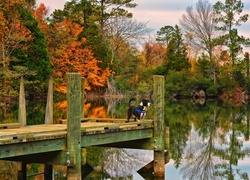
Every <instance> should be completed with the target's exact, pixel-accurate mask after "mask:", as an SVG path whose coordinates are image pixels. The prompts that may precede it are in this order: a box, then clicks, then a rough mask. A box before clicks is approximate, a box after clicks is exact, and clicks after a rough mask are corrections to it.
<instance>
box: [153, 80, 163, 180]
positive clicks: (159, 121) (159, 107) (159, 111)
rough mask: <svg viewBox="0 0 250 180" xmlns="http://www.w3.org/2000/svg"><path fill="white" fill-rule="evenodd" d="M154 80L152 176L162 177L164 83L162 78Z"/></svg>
mask: <svg viewBox="0 0 250 180" xmlns="http://www.w3.org/2000/svg"><path fill="white" fill-rule="evenodd" d="M153 79H154V176H155V177H157V178H161V177H163V179H164V172H165V153H164V150H165V141H164V126H165V125H164V111H165V108H164V107H165V101H164V98H165V96H164V94H165V93H164V92H165V81H164V76H153Z"/></svg>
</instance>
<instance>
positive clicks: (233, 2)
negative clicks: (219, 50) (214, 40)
mask: <svg viewBox="0 0 250 180" xmlns="http://www.w3.org/2000/svg"><path fill="white" fill-rule="evenodd" d="M243 8H244V3H242V2H241V0H225V2H224V3H222V2H221V1H218V2H217V3H215V5H214V6H213V9H214V13H215V14H216V17H215V18H214V19H213V20H214V22H215V23H216V26H215V28H216V30H220V31H223V32H224V33H225V34H224V35H223V36H221V37H220V41H222V42H223V44H224V45H225V46H227V47H228V48H229V52H230V57H231V60H232V63H233V65H234V64H235V61H236V57H237V55H238V54H239V53H240V52H241V51H242V46H243V45H246V44H249V39H247V38H245V37H243V36H240V35H239V34H238V30H237V29H236V28H235V27H236V26H240V25H241V24H242V23H244V22H246V21H247V20H248V16H249V15H248V14H244V15H241V13H242V11H243Z"/></svg>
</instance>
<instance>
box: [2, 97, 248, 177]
mask: <svg viewBox="0 0 250 180" xmlns="http://www.w3.org/2000/svg"><path fill="white" fill-rule="evenodd" d="M127 101H128V100H127V99H125V100H119V101H117V102H116V101H115V100H113V99H112V101H111V100H109V101H98V102H95V103H94V102H86V104H85V105H86V106H85V109H84V112H85V117H88V116H94V117H95V116H98V117H104V116H105V117H106V116H108V117H112V118H126V111H127V108H128V102H127ZM165 102H166V105H165V108H166V110H165V115H166V117H165V124H166V125H167V126H169V129H170V146H169V147H170V149H169V150H170V157H171V162H174V166H175V168H176V169H178V173H180V175H182V177H181V178H180V179H188V180H193V179H194V180H196V179H197V180H212V179H213V180H214V179H215V180H216V179H227V180H228V179H229V180H231V179H235V180H238V179H250V177H249V176H250V171H249V169H250V162H249V161H248V162H246V161H247V160H249V159H250V149H249V148H250V142H249V134H250V118H249V117H250V111H249V107H250V103H249V102H246V103H245V104H240V105H238V104H235V103H221V102H218V101H211V100H207V101H206V102H205V103H204V104H202V105H200V104H195V103H193V102H191V101H190V100H181V101H175V102H172V101H168V100H166V101H165ZM3 105H4V103H1V104H0V107H1V110H0V122H1V123H9V122H16V121H17V114H18V113H17V112H18V106H17V105H13V104H10V103H9V104H8V105H4V106H3ZM55 107H56V108H55V110H54V119H55V120H59V119H63V118H65V117H66V103H60V106H56V103H55ZM59 107H60V108H59ZM27 111H28V113H27V119H28V120H29V121H30V122H29V124H41V123H43V120H44V114H45V102H44V101H43V102H41V103H40V104H39V102H35V103H32V102H29V103H27ZM152 117H153V108H150V109H149V112H148V113H147V118H149V119H150V118H152ZM56 122H57V121H56ZM246 144H248V145H249V146H248V147H247V146H246ZM87 152H88V153H87V154H88V156H90V155H91V153H89V151H87ZM146 152H147V151H146ZM92 154H93V156H95V157H96V158H97V160H96V161H95V160H94V159H91V158H90V159H89V162H92V163H93V162H94V163H95V164H94V166H93V167H95V168H96V170H98V168H99V170H100V171H99V175H98V176H97V175H96V174H95V175H94V176H93V177H94V178H95V179H110V177H112V179H119V178H122V177H123V178H124V177H126V179H133V177H132V174H133V172H135V171H137V170H138V168H141V167H142V166H144V165H145V164H147V163H148V162H150V161H151V160H152V158H153V155H152V152H150V153H148V152H147V153H145V152H144V151H140V150H135V151H134V150H131V149H116V148H103V149H101V150H99V151H98V150H97V151H96V150H95V152H93V153H92ZM87 158H88V157H87ZM145 161H146V162H145ZM242 162H244V163H245V164H246V165H245V169H244V167H243V166H241V163H242ZM15 166H16V165H15V164H11V163H10V162H5V161H2V162H0V167H1V168H2V170H1V169H0V177H5V176H8V174H12V173H14V172H12V171H11V170H13V171H15V170H14V169H16V168H15ZM8 170H9V171H11V172H8ZM58 172H59V171H58ZM101 172H103V173H105V177H104V175H103V174H102V173H101ZM31 173H32V172H31ZM171 173H172V172H171ZM171 173H169V174H170V175H171ZM62 174H63V175H65V173H62ZM91 174H92V173H91ZM91 174H90V175H91ZM100 174H102V175H100ZM169 174H167V175H169ZM106 175H107V176H106ZM133 175H134V174H133ZM59 176H61V177H60V178H61V179H65V178H66V177H65V176H62V175H60V174H58V177H57V178H59ZM96 177H98V178H96ZM99 177H101V178H99ZM60 178H59V179H60ZM90 179H91V178H90ZM92 179H93V178H92ZM170 179H171V178H170ZM175 180H176V179H175Z"/></svg>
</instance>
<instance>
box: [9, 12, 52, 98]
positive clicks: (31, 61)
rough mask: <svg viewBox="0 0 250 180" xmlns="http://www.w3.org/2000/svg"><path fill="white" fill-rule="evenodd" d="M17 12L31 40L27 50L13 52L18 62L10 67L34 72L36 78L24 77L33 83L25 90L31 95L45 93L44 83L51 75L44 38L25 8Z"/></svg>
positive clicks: (32, 76)
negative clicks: (22, 67)
mask: <svg viewBox="0 0 250 180" xmlns="http://www.w3.org/2000/svg"><path fill="white" fill-rule="evenodd" d="M18 12H19V14H20V19H21V21H22V22H23V24H24V25H25V26H26V28H27V29H28V30H29V31H30V33H31V37H32V40H31V41H29V43H28V44H26V46H27V48H25V49H16V50H14V52H15V57H16V58H17V59H18V60H19V61H17V62H13V63H12V64H11V65H12V67H14V66H24V67H26V68H27V70H29V71H32V72H36V76H34V75H31V76H27V77H26V79H27V80H29V81H30V82H33V83H32V84H31V85H29V86H26V89H27V90H28V91H29V92H30V93H31V94H32V93H33V94H35V93H38V92H40V91H41V90H44V91H46V90H47V88H46V83H47V82H48V77H49V76H50V74H51V66H50V59H49V56H48V52H47V45H46V40H45V36H44V34H43V33H42V32H41V31H40V29H39V27H38V23H37V21H36V20H35V19H34V17H33V16H32V14H31V13H30V12H29V11H28V10H27V9H26V8H24V7H20V8H19V10H18ZM34 83H35V84H34Z"/></svg>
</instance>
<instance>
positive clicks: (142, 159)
mask: <svg viewBox="0 0 250 180" xmlns="http://www.w3.org/2000/svg"><path fill="white" fill-rule="evenodd" d="M150 155H151V156H150ZM103 157H104V158H103V162H102V165H103V169H104V171H105V172H106V173H107V174H109V176H110V177H112V178H117V177H132V174H133V173H134V172H135V171H137V170H139V169H140V168H141V167H143V166H144V165H146V164H147V163H148V162H149V161H150V159H151V160H152V153H150V152H149V151H146V152H145V151H142V150H131V149H120V148H107V149H106V150H105V152H104V155H103Z"/></svg>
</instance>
